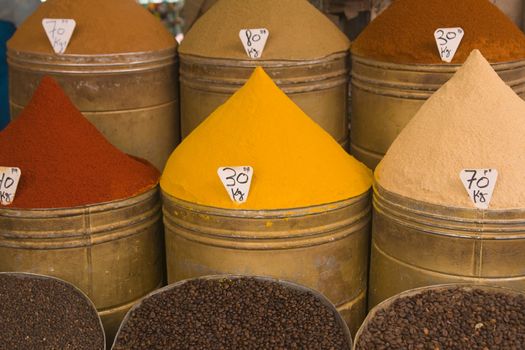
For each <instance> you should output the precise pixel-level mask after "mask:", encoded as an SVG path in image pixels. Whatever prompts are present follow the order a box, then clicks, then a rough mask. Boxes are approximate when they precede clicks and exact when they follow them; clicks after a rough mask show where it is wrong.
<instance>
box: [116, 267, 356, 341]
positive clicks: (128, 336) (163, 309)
mask: <svg viewBox="0 0 525 350" xmlns="http://www.w3.org/2000/svg"><path fill="white" fill-rule="evenodd" d="M351 346H352V339H351V337H350V333H349V332H348V328H347V327H346V325H345V323H344V322H343V320H342V319H341V316H340V315H339V314H338V313H337V311H336V310H335V308H334V307H333V305H332V304H330V302H329V301H328V300H326V298H324V297H323V296H321V295H320V294H319V293H317V292H314V291H312V290H310V289H308V288H305V287H302V286H299V285H295V284H292V283H289V282H285V281H278V280H273V279H268V278H261V277H237V276H211V277H206V278H201V279H195V280H187V281H183V282H179V283H176V284H174V285H171V286H168V287H166V288H164V289H162V290H160V291H157V292H154V293H153V294H151V295H149V296H148V297H146V298H145V299H143V300H142V301H141V302H140V303H139V304H138V305H137V306H135V307H134V308H133V309H132V310H130V312H129V313H128V315H127V316H126V319H125V321H124V323H123V324H122V326H121V328H120V330H119V334H118V336H117V338H116V340H115V345H114V347H113V349H115V350H128V349H129V350H132V349H145V348H155V349H190V348H192V349H193V348H195V349H318V350H323V349H333V350H336V349H337V350H343V349H351Z"/></svg>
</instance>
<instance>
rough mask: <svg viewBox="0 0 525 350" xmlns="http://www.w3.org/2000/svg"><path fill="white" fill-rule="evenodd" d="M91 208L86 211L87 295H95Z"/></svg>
mask: <svg viewBox="0 0 525 350" xmlns="http://www.w3.org/2000/svg"><path fill="white" fill-rule="evenodd" d="M91 236H92V235H91V208H89V207H88V208H86V210H85V211H84V241H85V246H86V260H87V269H88V271H87V282H88V283H87V295H88V296H91V295H93V257H92V255H91V254H92V251H91V247H92V245H93V242H92V237H91Z"/></svg>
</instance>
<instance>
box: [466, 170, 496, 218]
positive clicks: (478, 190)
mask: <svg viewBox="0 0 525 350" xmlns="http://www.w3.org/2000/svg"><path fill="white" fill-rule="evenodd" d="M459 177H460V178H461V182H463V186H465V189H466V190H467V193H468V195H469V197H470V199H471V200H472V203H474V206H475V207H476V208H478V209H488V208H489V205H490V201H491V200H492V193H493V192H494V187H495V186H496V181H497V180H498V171H497V170H496V169H463V170H461V172H460V173H459Z"/></svg>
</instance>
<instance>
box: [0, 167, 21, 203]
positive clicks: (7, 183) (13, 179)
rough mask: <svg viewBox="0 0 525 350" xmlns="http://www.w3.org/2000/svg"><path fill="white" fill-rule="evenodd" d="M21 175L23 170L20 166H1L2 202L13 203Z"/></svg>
mask: <svg viewBox="0 0 525 350" xmlns="http://www.w3.org/2000/svg"><path fill="white" fill-rule="evenodd" d="M20 176H22V172H21V171H20V169H19V168H12V167H0V204H2V205H9V204H11V203H13V200H14V199H15V193H16V189H17V187H18V182H19V181H20Z"/></svg>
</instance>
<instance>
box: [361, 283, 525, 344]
mask: <svg viewBox="0 0 525 350" xmlns="http://www.w3.org/2000/svg"><path fill="white" fill-rule="evenodd" d="M357 349H358V350H374V349H391V350H395V349H405V350H411V349H430V350H442V349H447V350H449V349H450V350H455V349H457V350H463V349H465V350H477V349H479V350H489V349H490V350H499V349H501V350H512V349H525V297H523V296H511V295H507V294H503V293H499V292H498V293H496V292H488V291H483V290H480V289H471V288H458V287H455V288H449V289H445V290H433V291H432V290H431V291H425V292H422V293H420V294H416V295H413V296H409V297H405V298H401V299H398V300H396V301H395V302H394V303H392V304H391V305H390V306H389V307H387V308H386V309H384V310H380V311H378V312H377V314H376V315H375V317H374V318H373V319H372V321H371V322H370V323H369V324H368V327H367V328H366V329H365V330H364V332H363V333H362V334H361V336H360V337H359V339H358V340H357Z"/></svg>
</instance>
